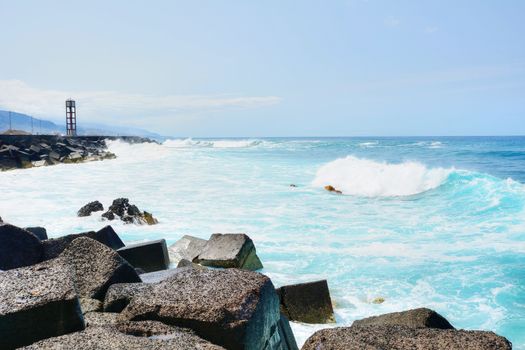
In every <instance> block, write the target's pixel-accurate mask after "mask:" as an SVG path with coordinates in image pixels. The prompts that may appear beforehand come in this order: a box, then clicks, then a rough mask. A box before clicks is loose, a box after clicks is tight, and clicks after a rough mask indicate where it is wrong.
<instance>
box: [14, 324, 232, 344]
mask: <svg viewBox="0 0 525 350" xmlns="http://www.w3.org/2000/svg"><path fill="white" fill-rule="evenodd" d="M24 349H26V350H56V349H67V350H100V349H111V350H143V349H149V350H173V349H177V350H220V349H222V350H224V349H223V348H221V347H220V346H217V345H214V344H211V343H209V342H207V341H205V340H203V339H201V338H199V337H197V336H195V335H194V334H191V333H189V332H187V331H183V330H180V329H175V328H172V330H171V333H169V334H166V335H162V336H160V335H159V336H152V337H146V336H144V337H142V336H135V335H129V334H126V333H123V332H121V331H120V330H119V328H117V326H105V327H100V326H99V327H89V328H86V330H84V331H82V332H77V333H72V334H68V335H64V336H61V337H56V338H51V339H46V340H43V341H40V342H38V343H35V344H32V345H31V346H28V347H25V348H24Z"/></svg>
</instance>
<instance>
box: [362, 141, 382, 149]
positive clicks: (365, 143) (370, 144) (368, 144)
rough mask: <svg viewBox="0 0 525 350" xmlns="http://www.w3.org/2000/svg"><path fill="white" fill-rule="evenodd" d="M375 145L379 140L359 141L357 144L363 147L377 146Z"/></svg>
mask: <svg viewBox="0 0 525 350" xmlns="http://www.w3.org/2000/svg"><path fill="white" fill-rule="evenodd" d="M377 145H379V142H377V141H373V142H361V143H360V144H359V146H361V147H364V148H369V147H375V146H377Z"/></svg>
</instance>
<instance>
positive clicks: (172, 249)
mask: <svg viewBox="0 0 525 350" xmlns="http://www.w3.org/2000/svg"><path fill="white" fill-rule="evenodd" d="M206 242H208V241H207V240H205V239H202V238H197V237H193V236H188V235H184V236H182V238H181V239H179V240H178V241H177V242H175V243H173V244H172V245H170V246H169V248H168V253H169V256H170V260H171V262H172V263H174V264H178V263H179V261H181V260H182V259H186V260H189V261H193V259H195V258H196V257H197V256H199V254H200V252H201V251H202V249H203V248H204V246H205V245H206Z"/></svg>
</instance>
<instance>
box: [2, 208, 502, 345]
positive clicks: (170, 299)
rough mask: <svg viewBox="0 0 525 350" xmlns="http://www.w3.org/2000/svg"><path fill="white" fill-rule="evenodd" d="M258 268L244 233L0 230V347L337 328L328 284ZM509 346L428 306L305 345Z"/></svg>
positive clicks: (163, 341) (267, 337) (218, 341)
mask: <svg viewBox="0 0 525 350" xmlns="http://www.w3.org/2000/svg"><path fill="white" fill-rule="evenodd" d="M91 207H94V208H95V209H100V208H99V206H98V205H97V206H95V205H92V206H91ZM174 266H177V267H174ZM261 268H263V263H262V262H261V260H260V259H259V257H258V256H257V252H256V248H255V244H254V242H253V241H252V239H250V237H249V236H248V235H246V234H241V233H231V234H213V235H211V237H210V238H209V239H208V240H205V239H200V238H196V237H192V236H183V237H182V238H181V239H180V240H179V241H177V242H176V243H174V244H173V245H171V246H169V247H167V245H166V241H165V240H163V239H161V240H155V241H150V242H145V243H140V244H135V245H127V246H126V245H125V244H124V243H123V242H122V240H121V239H120V237H119V236H118V234H117V233H116V232H115V231H114V230H113V229H112V228H111V226H106V227H104V228H102V229H100V230H99V231H90V232H83V233H77V234H71V235H67V236H63V237H59V238H52V239H48V238H47V232H46V230H45V229H44V228H35V227H33V228H27V229H22V228H19V227H16V226H13V225H10V224H7V223H0V349H15V348H24V349H35V350H36V349H38V350H42V349H73V350H77V349H78V350H80V349H82V350H85V349H88V350H89V349H122V350H124V349H183V350H185V349H188V350H189V349H208V350H211V349H250V350H252V349H253V350H265V349H267V350H270V349H272V350H273V349H276V350H295V349H298V346H297V343H296V341H295V337H294V334H293V332H292V330H291V328H290V324H289V321H297V322H305V323H333V322H335V318H334V314H333V309H332V301H331V298H330V293H329V289H328V283H327V281H325V280H323V281H312V282H310V283H302V284H296V285H289V286H281V287H280V288H278V289H276V288H275V286H274V285H273V283H272V281H271V280H270V278H268V277H267V276H265V275H264V274H261V273H259V272H257V270H259V269H261ZM511 348H512V345H511V344H510V342H509V341H508V340H507V339H505V338H504V337H501V336H498V335H496V334H494V333H492V332H487V331H466V330H457V329H455V328H454V327H453V325H452V324H451V323H450V322H449V321H447V320H446V319H445V318H444V317H443V316H442V315H440V314H438V313H437V312H435V311H433V310H430V309H426V308H421V309H414V310H408V311H403V312H398V313H392V314H386V315H380V316H375V317H370V318H366V319H363V320H359V321H356V322H354V324H353V325H352V326H350V327H339V328H327V329H323V330H321V331H318V332H316V333H314V334H313V335H312V336H311V337H310V338H309V339H308V340H307V341H306V343H305V344H304V346H303V347H302V349H305V350H309V349H312V350H314V349H315V350H323V349H367V350H380V349H381V350H386V349H395V350H401V349H436V350H441V349H442V350H445V349H447V350H448V349H457V350H459V349H481V350H485V349H487V350H488V349H511Z"/></svg>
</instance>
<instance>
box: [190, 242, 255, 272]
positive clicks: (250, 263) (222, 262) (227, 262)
mask: <svg viewBox="0 0 525 350" xmlns="http://www.w3.org/2000/svg"><path fill="white" fill-rule="evenodd" d="M193 261H194V262H196V263H199V264H201V265H204V266H212V267H225V268H228V267H235V268H240V269H244V270H251V271H254V270H259V269H262V268H263V265H262V263H261V261H260V260H259V257H258V256H257V254H256V251H255V245H254V244H253V241H252V240H251V239H250V237H248V236H247V235H245V234H244V233H226V234H222V233H214V234H213V235H211V237H210V239H209V240H208V242H206V245H205V246H204V248H203V249H202V251H201V253H200V254H199V256H198V257H197V258H195V259H194V260H193Z"/></svg>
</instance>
